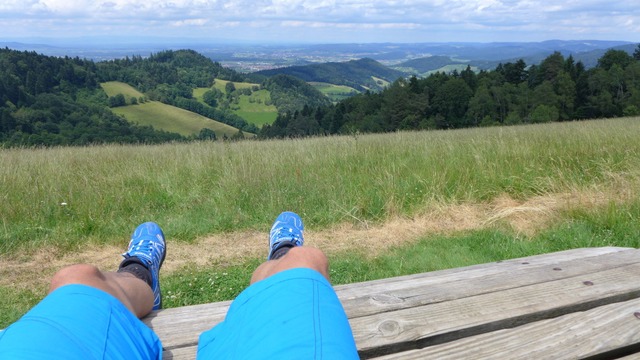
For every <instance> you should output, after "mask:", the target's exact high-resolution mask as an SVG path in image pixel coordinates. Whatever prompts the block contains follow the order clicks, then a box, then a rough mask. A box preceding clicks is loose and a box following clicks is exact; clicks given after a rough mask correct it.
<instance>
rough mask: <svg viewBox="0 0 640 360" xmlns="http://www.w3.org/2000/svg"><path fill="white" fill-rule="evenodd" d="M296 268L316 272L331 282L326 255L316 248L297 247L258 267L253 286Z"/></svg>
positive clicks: (254, 274)
mask: <svg viewBox="0 0 640 360" xmlns="http://www.w3.org/2000/svg"><path fill="white" fill-rule="evenodd" d="M294 268H309V269H313V270H316V271H318V272H319V273H320V274H322V275H323V276H324V277H325V278H326V279H327V280H329V261H328V260H327V257H326V256H325V255H324V253H323V252H322V251H320V250H319V249H316V248H312V247H304V246H297V247H293V248H291V249H290V250H289V251H288V252H287V253H286V254H285V255H284V256H282V257H281V258H279V259H276V260H269V261H267V262H264V263H262V264H261V265H260V266H258V268H256V270H255V271H254V272H253V275H252V276H251V284H253V283H255V282H257V281H260V280H264V279H266V278H268V277H269V276H272V275H275V274H277V273H279V272H281V271H285V270H288V269H294Z"/></svg>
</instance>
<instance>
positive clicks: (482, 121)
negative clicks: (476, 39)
mask: <svg viewBox="0 0 640 360" xmlns="http://www.w3.org/2000/svg"><path fill="white" fill-rule="evenodd" d="M325 75H326V76H333V77H340V76H341V74H325ZM342 75H344V74H342ZM216 78H218V79H223V80H229V81H235V82H253V83H258V84H260V86H261V87H262V88H265V89H268V90H269V91H270V92H271V100H272V102H273V103H274V104H275V105H276V107H277V108H278V111H279V116H278V118H277V119H276V121H275V122H274V123H273V124H272V125H265V126H264V127H263V128H262V129H257V128H256V127H255V125H253V124H248V123H247V122H246V121H245V120H244V119H242V118H240V117H238V116H237V115H234V114H233V113H231V112H229V111H227V110H222V109H219V108H216V107H212V106H209V105H204V104H202V103H200V102H198V101H197V100H196V99H194V98H193V97H192V90H193V88H195V87H210V86H212V84H213V82H214V81H215V79H216ZM315 80H317V79H315ZM105 81H122V82H125V83H128V84H130V85H132V86H134V87H135V88H137V89H138V90H140V91H142V92H143V93H144V94H145V97H146V98H148V99H152V100H158V101H161V102H164V103H167V104H171V105H174V106H178V107H181V108H184V109H187V110H191V111H194V112H197V113H200V114H202V115H204V116H207V117H209V118H214V119H216V120H218V121H221V122H225V123H227V124H230V125H232V126H234V127H236V128H238V129H240V130H242V131H245V132H251V133H258V135H259V137H260V138H271V137H297V136H314V135H327V134H350V133H356V132H361V133H372V132H388V131H397V130H416V129H456V128H464V127H476V126H493V125H515V124H530V123H541V122H552V121H567V120H580V119H592V118H609V117H619V116H634V115H640V46H638V48H637V49H636V51H635V52H634V53H633V55H630V54H629V53H627V52H625V51H620V50H609V51H608V52H607V53H605V54H604V56H602V57H601V58H600V59H599V61H598V64H597V66H595V67H593V68H589V69H587V68H585V66H584V65H583V64H582V63H581V62H576V61H574V59H573V58H572V57H571V56H569V57H568V58H565V57H564V56H563V55H562V54H561V53H559V52H556V53H554V54H552V55H550V56H548V57H547V58H546V59H544V60H543V61H542V62H541V63H539V64H531V65H529V64H526V63H525V62H524V61H523V60H519V61H516V62H513V63H511V62H510V63H505V64H500V65H498V67H497V68H496V69H495V70H490V71H480V72H479V73H476V72H474V71H472V70H471V68H467V69H466V70H464V71H460V72H458V71H454V72H452V73H435V74H433V75H430V76H428V77H426V78H417V77H411V78H408V79H407V78H399V79H398V80H396V81H394V82H393V83H392V84H391V85H389V86H388V87H387V88H385V89H384V90H382V91H379V92H372V91H366V92H364V93H362V94H360V95H356V96H354V97H352V98H349V99H346V100H343V101H341V102H339V103H337V104H331V103H330V101H329V100H328V99H327V98H326V97H325V96H324V95H322V94H321V93H320V92H319V91H317V90H315V89H314V88H313V87H311V86H310V85H308V84H307V83H306V82H305V81H303V80H302V79H299V78H296V77H293V76H290V75H283V74H279V75H274V76H271V77H266V76H264V75H260V74H240V73H237V72H235V71H233V70H231V69H227V68H224V67H222V66H221V65H220V64H218V63H216V62H213V61H212V60H210V59H209V58H206V57H204V56H203V55H200V54H198V53H197V52H195V51H191V50H180V51H163V52H160V53H157V54H151V55H150V56H149V57H148V58H142V57H141V56H135V57H133V58H128V57H127V58H124V59H118V60H112V61H104V62H97V63H95V62H93V61H89V60H84V59H80V58H77V57H76V58H69V57H50V56H44V55H39V54H37V53H35V52H26V51H25V52H20V51H15V50H10V49H8V48H6V49H0V145H2V146H40V145H44V146H56V145H87V144H100V143H113V142H115V143H160V142H166V141H187V140H190V139H198V138H212V135H211V134H203V135H201V136H195V137H191V138H185V137H183V136H180V135H178V134H173V133H167V132H163V131H156V130H154V129H153V128H151V127H140V126H135V125H132V124H129V123H128V122H127V121H125V120H124V119H123V118H121V117H119V116H116V115H115V114H114V113H113V112H112V111H111V109H110V106H115V103H114V102H113V101H110V100H113V99H108V98H107V96H106V94H105V93H104V91H102V89H101V88H100V86H99V84H100V83H101V82H105ZM142 101H144V99H142Z"/></svg>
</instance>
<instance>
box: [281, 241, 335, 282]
mask: <svg viewBox="0 0 640 360" xmlns="http://www.w3.org/2000/svg"><path fill="white" fill-rule="evenodd" d="M283 260H284V261H286V262H287V263H288V265H289V267H291V268H293V267H306V268H310V269H313V270H316V271H318V272H320V273H321V274H322V275H324V276H325V277H327V278H328V276H329V260H328V259H327V256H326V255H325V254H324V253H323V252H322V251H321V250H320V249H317V248H313V247H304V246H299V247H294V248H292V249H291V250H289V252H288V253H287V255H286V256H285V257H284V258H283Z"/></svg>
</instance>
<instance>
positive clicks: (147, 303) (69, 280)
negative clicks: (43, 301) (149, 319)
mask: <svg viewBox="0 0 640 360" xmlns="http://www.w3.org/2000/svg"><path fill="white" fill-rule="evenodd" d="M69 284H82V285H87V286H91V287H93V288H96V289H100V290H102V291H105V292H107V293H109V294H111V295H113V296H114V297H115V298H116V299H118V300H120V301H121V302H122V303H123V304H124V305H125V306H126V307H127V308H128V309H129V310H130V311H131V312H132V313H134V314H135V315H136V316H137V317H139V318H141V317H143V316H145V315H147V314H148V313H149V312H151V310H152V308H153V300H154V295H153V291H152V290H151V287H150V286H149V285H148V284H147V283H145V282H144V281H143V280H141V279H139V278H137V277H135V276H134V275H133V274H131V273H127V272H118V273H116V272H103V271H100V270H99V269H98V268H96V267H95V266H93V265H86V264H81V265H72V266H68V267H65V268H63V269H61V270H60V271H58V272H57V273H56V274H55V275H54V276H53V278H52V279H51V286H50V288H49V292H52V291H54V290H55V289H57V288H59V287H61V286H64V285H69Z"/></svg>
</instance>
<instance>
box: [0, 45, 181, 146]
mask: <svg viewBox="0 0 640 360" xmlns="http://www.w3.org/2000/svg"><path fill="white" fill-rule="evenodd" d="M99 81H100V80H99V77H98V75H97V68H96V64H95V63H93V62H91V61H86V60H81V59H79V58H74V59H72V58H56V57H48V56H42V55H38V54H36V53H34V52H17V51H12V50H9V49H0V144H2V145H4V146H35V145H47V146H51V145H87V144H100V143H113V142H117V143H160V142H166V141H174V140H184V138H183V137H181V136H180V135H178V134H172V133H167V132H163V131H156V130H154V129H153V128H151V127H140V126H134V125H131V124H129V123H128V122H127V121H125V120H124V119H122V118H120V117H118V116H116V115H114V114H113V113H112V112H111V110H110V109H109V107H108V105H107V98H106V95H105V94H104V92H103V91H102V89H100V87H99V85H98V84H99Z"/></svg>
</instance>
